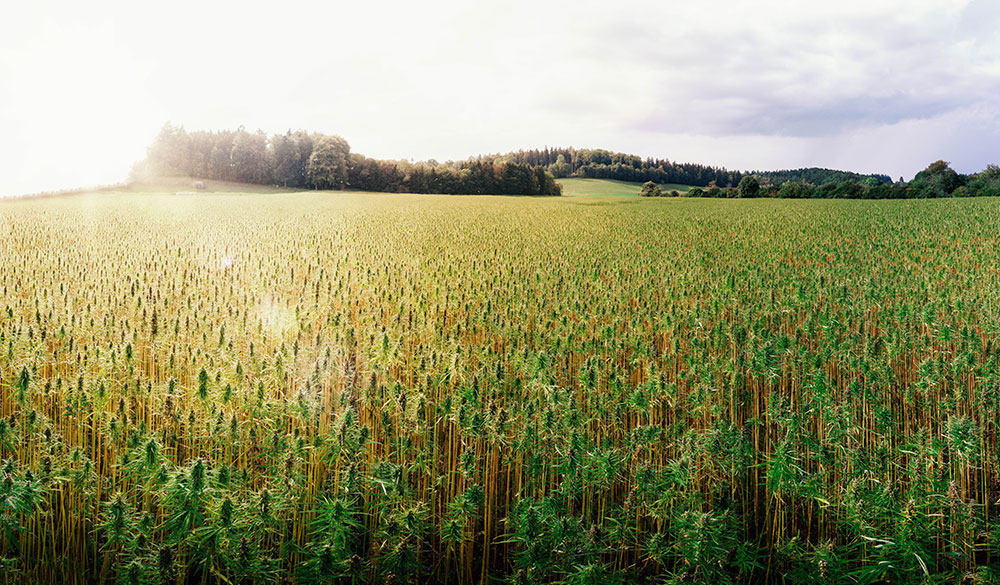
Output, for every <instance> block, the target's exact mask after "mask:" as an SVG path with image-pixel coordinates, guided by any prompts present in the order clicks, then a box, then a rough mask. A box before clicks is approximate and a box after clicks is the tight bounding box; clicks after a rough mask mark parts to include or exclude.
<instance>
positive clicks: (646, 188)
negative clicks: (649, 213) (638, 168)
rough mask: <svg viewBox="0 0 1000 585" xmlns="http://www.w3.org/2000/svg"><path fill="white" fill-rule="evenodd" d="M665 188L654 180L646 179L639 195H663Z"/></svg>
mask: <svg viewBox="0 0 1000 585" xmlns="http://www.w3.org/2000/svg"><path fill="white" fill-rule="evenodd" d="M662 196H663V190H662V189H660V186H659V185H657V184H656V183H654V182H652V181H646V182H645V183H643V184H642V189H640V190H639V197H662Z"/></svg>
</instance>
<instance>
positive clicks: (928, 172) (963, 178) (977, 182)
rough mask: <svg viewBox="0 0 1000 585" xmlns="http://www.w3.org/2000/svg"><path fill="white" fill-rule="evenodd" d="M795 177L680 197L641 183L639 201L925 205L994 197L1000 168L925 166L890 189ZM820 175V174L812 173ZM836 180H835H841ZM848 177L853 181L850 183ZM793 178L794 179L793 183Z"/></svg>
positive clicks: (867, 179) (876, 183) (875, 178)
mask: <svg viewBox="0 0 1000 585" xmlns="http://www.w3.org/2000/svg"><path fill="white" fill-rule="evenodd" d="M809 170H813V169H799V171H778V172H777V173H773V174H759V175H758V174H752V175H751V174H748V175H744V176H743V177H742V178H741V179H740V182H739V183H738V184H737V185H736V186H735V187H732V186H727V187H720V186H718V185H717V184H716V183H715V182H712V183H711V184H709V185H708V186H707V187H706V188H701V187H695V188H693V189H689V190H688V191H686V192H684V193H678V192H677V191H664V190H662V189H661V188H660V186H659V185H657V184H656V183H655V182H652V181H650V182H647V183H645V184H644V185H643V186H642V189H641V190H640V192H639V195H640V196H643V197H669V196H683V197H710V198H730V199H734V198H741V199H742V198H753V197H775V198H780V199H929V198H938V197H981V196H994V197H995V196H1000V167H998V166H997V165H989V166H987V167H986V169H984V170H983V171H980V172H978V173H974V174H971V175H963V174H961V173H958V172H956V171H955V170H954V169H952V168H951V166H950V164H949V163H948V162H946V161H943V160H938V161H935V162H933V163H931V164H930V165H929V166H928V167H927V168H926V169H924V170H922V171H920V172H919V173H917V175H916V176H915V177H914V178H913V180H912V181H909V182H906V181H903V179H902V178H900V180H899V181H898V182H896V183H893V182H892V181H891V180H888V181H885V180H883V179H888V177H885V176H884V175H866V176H863V178H862V180H860V181H858V180H856V177H861V176H862V175H856V174H854V173H847V172H846V171H829V172H830V173H831V174H830V175H828V176H827V178H828V179H829V180H827V181H826V182H822V183H818V184H817V183H813V182H810V181H808V180H803V177H805V176H808V174H806V173H800V174H799V175H797V176H796V174H795V173H798V172H800V171H809ZM815 170H821V171H822V170H826V169H815ZM841 174H842V176H841V177H840V180H837V177H838V175H841ZM850 175H856V176H855V177H852V176H850ZM818 176H822V175H813V178H816V177H818ZM793 177H796V178H798V180H794V179H793Z"/></svg>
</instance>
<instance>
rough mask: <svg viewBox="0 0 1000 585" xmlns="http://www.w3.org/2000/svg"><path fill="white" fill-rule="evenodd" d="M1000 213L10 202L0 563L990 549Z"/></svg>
mask: <svg viewBox="0 0 1000 585" xmlns="http://www.w3.org/2000/svg"><path fill="white" fill-rule="evenodd" d="M188 189H189V188H188V187H184V188H183V189H182V188H180V187H178V188H177V189H171V191H173V190H176V191H182V190H184V191H186V190H188ZM206 190H208V189H206ZM333 195H336V196H333ZM998 222H1000V201H998V200H996V199H990V198H977V199H955V200H918V201H912V200H911V201H819V200H817V201H796V200H705V199H671V200H650V199H640V198H638V197H636V198H635V199H625V198H620V197H604V198H599V197H589V198H572V197H565V198H512V197H483V196H472V197H466V196H433V195H388V194H383V195H376V196H373V195H371V194H359V193H344V192H337V193H324V192H306V193H270V194H268V193H215V194H212V193H206V194H205V195H204V196H199V197H184V196H176V195H173V194H157V193H152V192H149V193H144V194H142V195H137V194H135V193H102V194H91V195H80V196H72V197H71V196H66V197H59V198H43V199H22V200H13V201H2V202H0V286H2V287H3V290H4V296H3V298H2V300H0V350H2V351H0V460H2V481H0V496H2V497H0V523H2V526H3V530H2V531H0V556H2V562H0V572H2V575H0V577H2V579H3V580H5V581H6V582H11V583H15V582H44V583H117V582H136V583H143V582H155V583H176V582H206V583H265V582H277V583H379V582H398V583H414V584H416V583H430V582H451V583H463V584H467V583H487V582H489V583H495V582H505V581H501V580H509V582H515V583H650V584H652V583H671V582H694V583H781V582H786V583H845V582H856V583H910V582H924V581H926V582H960V581H962V580H963V578H968V579H973V578H975V579H977V580H979V582H990V581H988V580H987V579H991V578H995V576H996V574H997V572H998V570H1000V561H998V559H1000V544H998V543H1000V526H998V519H1000V518H998V511H997V504H996V502H997V501H998V499H1000V489H998V483H997V479H998V471H1000V467H998V461H997V458H998V457H1000V444H998V424H1000V341H998V338H997V333H998V329H1000V325H998V324H1000V289H998V288H997V286H996V283H997V282H998V281H1000V255H998V250H1000V234H998V232H997V230H996V228H995V226H996V225H998ZM568 559H569V560H568ZM970 575H971V576H972V577H969V576H970Z"/></svg>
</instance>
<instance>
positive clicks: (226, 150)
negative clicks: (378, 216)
mask: <svg viewBox="0 0 1000 585" xmlns="http://www.w3.org/2000/svg"><path fill="white" fill-rule="evenodd" d="M144 173H146V174H156V175H187V176H190V177H194V178H204V179H215V180H222V181H238V182H242V183H252V184H258V185H277V186H281V187H291V188H297V189H353V190H359V191H380V192H390V193H444V194H468V195H560V194H561V193H562V189H561V187H560V186H559V185H558V184H557V183H556V181H555V178H554V177H553V175H552V173H550V172H548V171H547V170H546V168H545V167H542V166H532V165H530V164H527V163H525V162H519V161H516V160H511V159H509V158H503V157H476V158H470V159H468V160H465V161H459V162H452V161H449V162H446V163H438V162H437V161H434V160H430V161H422V162H417V163H411V162H409V161H405V160H403V161H392V160H376V159H371V158H367V157H365V156H363V155H361V154H358V153H352V152H351V147H350V145H349V144H348V143H347V141H346V140H344V139H343V138H341V137H340V136H330V135H325V134H318V133H307V132H305V131H302V130H299V131H295V132H292V131H288V132H286V133H285V134H275V135H272V136H268V135H266V134H265V133H263V132H262V131H260V130H258V131H257V132H248V131H247V130H246V129H245V128H243V127H240V128H238V129H236V130H222V131H193V132H188V131H186V130H185V129H184V128H183V127H182V126H176V125H173V124H171V123H169V122H168V123H167V124H166V125H164V127H163V128H162V129H161V130H160V133H159V134H158V135H157V136H156V138H155V139H154V140H153V143H152V145H150V147H149V149H148V151H147V156H146V160H145V161H143V163H141V164H140V165H138V167H137V168H136V169H133V174H134V175H141V174H144Z"/></svg>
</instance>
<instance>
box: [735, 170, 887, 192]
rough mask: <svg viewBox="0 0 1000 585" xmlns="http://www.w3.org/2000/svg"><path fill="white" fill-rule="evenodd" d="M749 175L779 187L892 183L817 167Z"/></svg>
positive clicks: (880, 177) (883, 178)
mask: <svg viewBox="0 0 1000 585" xmlns="http://www.w3.org/2000/svg"><path fill="white" fill-rule="evenodd" d="M750 174H752V175H757V176H758V177H766V178H767V179H768V180H769V181H770V183H771V184H773V185H777V186H779V187H780V186H781V185H783V184H785V183H788V182H799V183H811V184H813V185H823V184H825V183H844V182H847V181H854V182H855V183H864V184H875V183H874V182H877V183H886V184H888V183H892V178H891V177H889V175H882V174H871V175H862V174H860V173H852V172H851V171H838V170H834V169H823V168H818V167H809V168H804V169H790V170H781V171H754V172H752V173H750ZM873 181H874V182H873ZM900 182H902V180H900Z"/></svg>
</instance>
